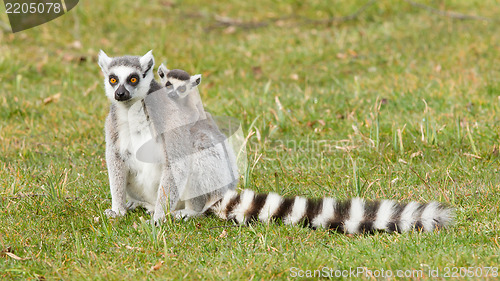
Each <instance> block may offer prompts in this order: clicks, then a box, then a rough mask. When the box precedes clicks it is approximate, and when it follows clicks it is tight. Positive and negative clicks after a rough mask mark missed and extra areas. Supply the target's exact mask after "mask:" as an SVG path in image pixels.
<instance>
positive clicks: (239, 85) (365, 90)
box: [0, 0, 500, 280]
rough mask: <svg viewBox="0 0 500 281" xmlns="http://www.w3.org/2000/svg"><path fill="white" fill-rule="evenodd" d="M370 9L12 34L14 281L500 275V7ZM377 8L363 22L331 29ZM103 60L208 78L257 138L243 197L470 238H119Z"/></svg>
mask: <svg viewBox="0 0 500 281" xmlns="http://www.w3.org/2000/svg"><path fill="white" fill-rule="evenodd" d="M366 3H368V1H361V0H356V1H334V2H327V1H252V2H240V1H220V2H208V3H207V1H198V0H189V1H169V0H162V1H129V0H125V1H120V2H118V1H106V2H99V1H80V3H79V4H78V6H77V7H76V8H74V9H73V10H71V11H70V12H69V13H68V14H66V15H65V16H63V17H60V18H58V19H56V20H54V21H51V22H49V23H47V24H44V25H41V26H38V27H35V28H32V29H30V30H27V31H23V32H20V33H16V34H12V33H10V32H7V31H4V32H2V33H0V83H1V85H2V89H1V90H0V169H1V173H0V195H1V200H0V221H1V223H0V252H1V254H0V255H1V256H0V259H2V262H1V263H0V277H2V278H7V279H10V278H18V279H40V280H43V279H44V278H46V279H103V280H110V279H111V280H122V279H161V280H164V279H171V278H172V279H182V278H188V279H200V278H201V279H218V278H219V277H223V278H226V279H271V278H276V279H286V278H290V277H291V276H290V274H291V272H290V268H291V267H298V268H301V269H312V270H314V269H321V268H323V267H329V268H333V269H348V268H349V267H353V268H356V267H366V268H368V269H376V268H384V269H392V270H396V269H423V270H424V271H425V272H427V269H428V268H435V267H440V268H441V269H443V268H444V267H446V266H459V267H460V266H464V267H469V266H472V267H484V266H497V267H498V264H499V244H498V243H499V242H498V240H499V231H498V229H499V227H500V223H499V207H498V206H499V203H500V202H499V201H500V200H499V198H500V196H499V195H498V191H499V188H500V185H499V180H500V177H499V168H500V165H499V164H500V163H499V155H498V154H499V152H498V151H499V144H500V141H499V140H500V138H499V133H500V129H499V128H500V127H499V122H500V116H499V107H500V77H499V74H500V63H499V57H500V45H499V42H500V28H499V21H498V18H500V5H499V2H498V1H495V0H489V1H475V0H474V1H465V0H462V1H459V0H436V1H424V0H422V1H419V3H423V4H425V5H428V6H429V7H433V8H435V9H439V10H446V11H454V12H457V13H462V14H468V15H477V16H481V17H485V18H489V19H492V20H482V19H476V20H459V19H454V18H452V17H450V16H441V15H438V14H436V13H433V12H430V11H429V10H426V9H423V8H419V7H416V6H414V5H410V3H409V2H408V1H389V0H388V1H374V2H373V3H372V4H370V5H366ZM365 5H366V6H365ZM362 7H365V9H364V10H362V11H361V12H360V13H359V14H357V15H356V17H354V19H352V20H344V21H342V20H341V21H329V22H320V21H321V20H323V19H328V18H332V17H334V18H341V17H343V16H346V15H351V14H353V13H355V12H356V11H359V9H360V8H362ZM0 11H1V14H0V20H1V21H3V22H5V23H8V20H7V17H6V14H5V12H4V11H5V10H4V9H3V7H2V8H0ZM455 15H456V14H455ZM100 49H103V50H105V51H106V52H107V54H108V55H110V56H121V55H125V54H130V55H143V54H145V53H146V52H147V51H149V50H151V49H152V50H153V53H154V55H155V58H156V66H158V65H159V64H160V63H161V62H167V66H168V67H169V68H182V69H185V70H187V71H188V72H190V73H201V74H202V75H203V82H202V84H201V86H200V92H201V95H202V99H203V100H204V103H205V106H206V108H208V109H209V110H210V111H211V112H212V113H213V114H215V115H228V116H233V117H236V118H238V119H240V120H241V121H242V123H243V126H244V128H245V132H246V133H247V134H250V135H252V136H251V139H250V144H249V146H248V154H249V155H248V158H249V162H250V168H251V169H250V170H249V176H248V177H247V178H246V179H245V180H242V182H241V184H240V187H241V188H252V189H255V190H258V191H263V192H269V191H276V192H279V193H281V194H285V195H305V196H313V197H319V196H326V195H328V196H334V197H338V198H347V197H352V196H363V197H366V198H371V199H378V198H390V199H396V200H402V201H408V200H421V201H430V200H439V201H441V202H444V203H447V204H449V205H451V206H453V207H454V208H456V223H455V225H454V226H453V227H451V228H450V229H448V230H445V231H442V232H439V233H432V234H405V235H386V234H376V235H373V236H355V237H346V236H344V235H339V234H335V233H329V232H327V231H324V230H317V231H312V230H309V229H300V228H294V227H286V226H280V225H269V226H267V225H262V224H255V225H252V226H250V227H248V228H239V227H230V228H227V229H225V230H223V228H213V227H215V226H221V225H224V223H223V222H221V221H219V220H217V219H215V218H199V219H195V220H191V221H189V222H174V223H171V224H166V225H163V226H161V227H158V228H156V227H151V226H149V225H147V224H145V223H144V220H145V219H148V217H147V215H146V214H144V213H142V212H136V213H132V214H130V215H128V216H127V217H125V218H123V219H117V220H108V219H106V218H105V217H103V211H104V210H105V209H106V208H109V206H110V205H111V202H110V194H109V190H108V179H107V170H106V164H105V160H104V132H103V125H104V119H105V116H106V114H107V111H108V106H109V102H108V101H107V100H106V98H105V96H104V91H103V89H102V75H101V73H100V69H99V67H98V65H97V63H96V61H97V54H98V51H99V50H100ZM155 70H156V68H155ZM252 124H253V126H251V125H252ZM12 255H15V257H17V258H15V257H12ZM18 258H19V259H18ZM490 277H491V275H490Z"/></svg>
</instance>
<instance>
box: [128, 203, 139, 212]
mask: <svg viewBox="0 0 500 281" xmlns="http://www.w3.org/2000/svg"><path fill="white" fill-rule="evenodd" d="M137 207H139V204H137V203H135V202H127V206H126V208H127V210H129V211H133V210H135V209H136V208H137Z"/></svg>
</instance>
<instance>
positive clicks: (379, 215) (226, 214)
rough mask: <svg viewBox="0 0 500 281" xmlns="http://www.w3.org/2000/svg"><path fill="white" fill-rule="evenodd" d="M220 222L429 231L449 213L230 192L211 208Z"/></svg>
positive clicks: (436, 208) (434, 206)
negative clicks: (221, 220)
mask: <svg viewBox="0 0 500 281" xmlns="http://www.w3.org/2000/svg"><path fill="white" fill-rule="evenodd" d="M211 212H212V213H214V214H215V215H217V216H218V217H220V218H222V219H224V220H235V221H236V222H237V223H240V224H245V223H248V222H251V221H257V220H259V221H262V222H266V223H267V222H269V221H272V220H281V221H282V222H283V223H284V224H291V225H296V224H302V225H305V226H309V227H312V228H319V227H323V228H326V229H331V230H335V231H338V232H341V233H349V234H355V233H372V232H375V231H386V232H407V231H412V230H417V231H426V232H430V231H433V230H435V229H440V228H444V227H446V226H447V225H448V224H450V222H451V220H452V217H453V212H452V210H451V209H450V208H447V207H445V206H443V205H442V204H440V203H438V202H431V203H428V204H420V203H417V202H410V203H408V204H403V203H397V202H395V201H393V200H381V201H365V200H363V199H361V198H353V199H347V200H343V201H339V200H336V199H334V198H328V197H326V198H322V199H318V200H314V199H307V198H304V197H300V196H297V197H292V198H284V197H282V196H280V195H278V194H276V193H269V194H256V193H255V192H253V191H252V190H248V189H246V190H244V191H243V192H241V193H237V192H236V191H233V190H230V191H228V192H227V193H226V194H225V195H224V197H223V198H222V199H221V200H220V201H219V202H217V203H216V204H215V205H214V206H212V207H211Z"/></svg>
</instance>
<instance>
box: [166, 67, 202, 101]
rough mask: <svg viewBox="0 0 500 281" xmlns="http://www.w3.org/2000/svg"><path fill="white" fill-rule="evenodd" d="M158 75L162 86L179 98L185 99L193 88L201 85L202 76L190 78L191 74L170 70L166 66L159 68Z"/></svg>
mask: <svg viewBox="0 0 500 281" xmlns="http://www.w3.org/2000/svg"><path fill="white" fill-rule="evenodd" d="M158 75H159V76H160V80H161V85H162V86H165V87H166V88H167V90H168V91H169V92H170V93H172V92H173V93H174V94H175V95H176V96H178V97H185V96H186V95H187V94H188V93H189V91H190V90H191V89H192V88H194V87H197V86H198V85H199V84H200V83H201V75H200V74H197V75H193V76H190V75H189V73H187V72H186V71H184V70H181V69H172V70H169V69H167V67H166V66H165V65H164V64H161V65H160V67H159V68H158Z"/></svg>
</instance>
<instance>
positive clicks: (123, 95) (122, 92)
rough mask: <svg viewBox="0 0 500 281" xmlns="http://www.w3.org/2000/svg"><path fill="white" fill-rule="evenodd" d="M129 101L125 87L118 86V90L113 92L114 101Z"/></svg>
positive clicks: (128, 94)
mask: <svg viewBox="0 0 500 281" xmlns="http://www.w3.org/2000/svg"><path fill="white" fill-rule="evenodd" d="M128 99H130V93H129V91H127V89H125V86H123V85H120V87H118V89H116V91H115V100H117V101H125V100H128Z"/></svg>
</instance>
